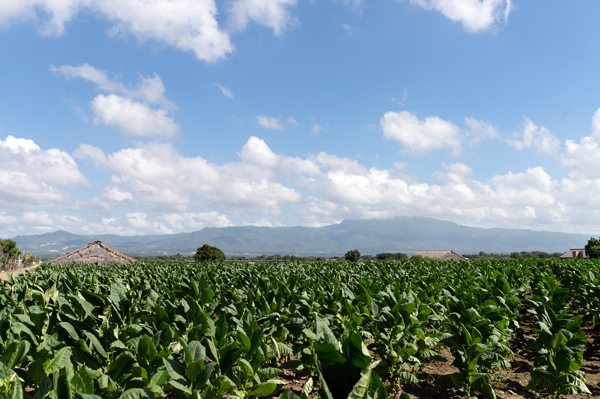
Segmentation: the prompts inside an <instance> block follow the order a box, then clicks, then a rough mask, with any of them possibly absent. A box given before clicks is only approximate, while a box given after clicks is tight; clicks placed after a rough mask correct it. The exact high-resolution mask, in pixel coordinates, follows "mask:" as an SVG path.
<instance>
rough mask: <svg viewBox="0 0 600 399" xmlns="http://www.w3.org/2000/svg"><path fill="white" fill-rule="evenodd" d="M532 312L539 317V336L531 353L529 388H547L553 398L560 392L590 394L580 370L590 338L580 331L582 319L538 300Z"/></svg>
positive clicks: (537, 327) (533, 343)
mask: <svg viewBox="0 0 600 399" xmlns="http://www.w3.org/2000/svg"><path fill="white" fill-rule="evenodd" d="M531 313H533V314H535V316H536V317H537V322H536V328H535V332H537V333H538V334H539V335H538V338H537V339H535V340H533V338H531V340H532V341H533V342H532V343H531V344H530V345H529V347H530V348H531V349H533V350H534V351H536V352H537V354H536V355H534V356H532V359H533V361H534V367H533V369H532V370H531V373H530V374H531V380H530V382H529V384H528V385H527V387H528V388H529V389H532V390H533V389H548V390H549V391H550V393H551V394H552V395H553V397H554V398H556V399H558V398H560V397H561V395H572V394H579V393H588V394H589V393H591V392H590V391H589V389H588V388H587V386H586V385H585V374H584V373H583V372H581V371H579V369H580V368H581V365H582V364H583V352H584V350H585V345H586V343H587V339H586V336H585V333H584V332H582V331H577V330H578V329H579V327H580V325H581V318H579V317H575V318H567V317H566V315H565V312H564V311H563V312H562V313H561V314H560V315H557V314H555V312H554V311H553V310H552V309H551V308H549V307H547V306H544V305H542V304H539V303H537V306H536V307H535V309H533V310H531Z"/></svg>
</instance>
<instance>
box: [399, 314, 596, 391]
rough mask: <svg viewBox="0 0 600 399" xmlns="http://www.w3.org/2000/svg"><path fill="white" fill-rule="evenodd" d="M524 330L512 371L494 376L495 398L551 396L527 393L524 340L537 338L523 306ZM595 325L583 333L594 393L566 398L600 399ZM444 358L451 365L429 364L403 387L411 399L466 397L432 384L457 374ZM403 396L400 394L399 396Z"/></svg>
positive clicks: (519, 336) (517, 341)
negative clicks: (413, 381) (412, 380)
mask: <svg viewBox="0 0 600 399" xmlns="http://www.w3.org/2000/svg"><path fill="white" fill-rule="evenodd" d="M519 316H520V317H519V320H520V323H521V328H519V329H517V331H516V336H515V337H514V338H513V339H512V340H511V342H510V348H511V350H512V351H513V352H514V355H513V356H511V357H510V358H509V361H510V362H511V365H512V367H511V368H510V369H509V370H497V371H496V372H494V373H491V374H492V378H491V379H490V382H491V384H492V386H493V387H494V390H495V392H496V396H497V397H498V398H499V399H508V398H510V399H533V398H539V399H547V398H550V395H548V394H544V393H534V392H531V391H528V390H527V389H526V388H525V387H526V386H527V384H528V383H529V379H530V378H529V370H530V369H531V367H532V366H533V364H532V362H531V361H530V360H529V359H527V358H526V356H527V354H528V353H529V349H527V348H526V346H527V345H528V344H529V341H528V340H527V339H526V338H525V337H524V335H528V336H533V337H535V336H536V333H535V332H534V331H533V327H534V323H535V317H534V316H533V315H532V314H530V313H528V312H527V310H526V308H525V307H524V308H523V309H522V310H521V313H520V315H519ZM592 329H593V328H592V326H585V327H583V328H582V330H583V331H584V332H585V333H586V336H587V339H588V344H587V347H586V350H585V353H584V358H583V366H582V367H581V369H580V370H581V371H584V372H585V374H586V377H585V378H586V385H587V387H588V389H589V390H590V391H591V392H592V396H590V395H567V396H565V398H567V399H584V398H585V399H589V398H590V397H592V398H600V370H599V369H600V348H598V347H594V346H593V345H592V342H593V340H594V338H595V337H596V335H597V334H596V333H594V332H592ZM442 355H443V356H444V357H446V358H447V359H448V362H437V361H434V362H431V363H429V364H427V365H426V367H425V369H424V372H423V373H422V374H420V375H418V376H417V377H418V379H419V383H418V384H406V385H404V386H403V387H402V390H401V392H406V393H407V394H408V396H410V398H411V399H425V398H427V399H429V398H432V399H433V398H438V399H446V398H453V399H454V398H465V397H466V395H464V394H463V393H462V392H460V391H458V390H456V389H445V388H440V387H438V386H436V385H433V381H434V380H435V378H437V377H438V376H439V375H444V374H450V373H453V372H455V371H458V370H457V369H456V368H454V367H452V366H451V364H452V361H453V360H454V357H453V356H452V354H451V353H450V351H448V350H447V349H446V348H443V349H442ZM399 395H400V393H398V395H397V397H398V396H399ZM478 397H479V398H487V397H486V396H483V395H478Z"/></svg>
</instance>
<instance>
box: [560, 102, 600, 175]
mask: <svg viewBox="0 0 600 399" xmlns="http://www.w3.org/2000/svg"><path fill="white" fill-rule="evenodd" d="M592 130H593V131H592V134H591V135H590V136H586V137H582V138H581V140H580V141H579V143H576V142H575V140H567V141H566V143H565V152H564V153H563V154H561V156H560V162H561V164H562V165H563V166H564V167H567V168H569V169H570V176H571V177H572V178H574V179H575V180H582V179H583V180H585V179H599V178H600V156H599V154H600V109H598V110H597V111H596V112H595V113H594V116H593V117H592Z"/></svg>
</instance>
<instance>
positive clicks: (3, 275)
mask: <svg viewBox="0 0 600 399" xmlns="http://www.w3.org/2000/svg"><path fill="white" fill-rule="evenodd" d="M38 266H39V265H34V266H30V267H24V268H21V269H16V270H10V271H7V272H0V280H8V278H9V277H8V275H9V274H12V275H13V277H15V276H17V275H18V274H21V273H24V272H26V271H28V270H33V269H35V268H36V267H38Z"/></svg>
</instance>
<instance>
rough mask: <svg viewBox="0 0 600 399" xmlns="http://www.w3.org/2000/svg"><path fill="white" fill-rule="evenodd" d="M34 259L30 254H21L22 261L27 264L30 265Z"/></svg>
mask: <svg viewBox="0 0 600 399" xmlns="http://www.w3.org/2000/svg"><path fill="white" fill-rule="evenodd" d="M34 261H35V257H34V256H33V255H30V254H25V255H23V263H24V264H25V265H27V266H29V265H31V264H32V263H33V262H34Z"/></svg>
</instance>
